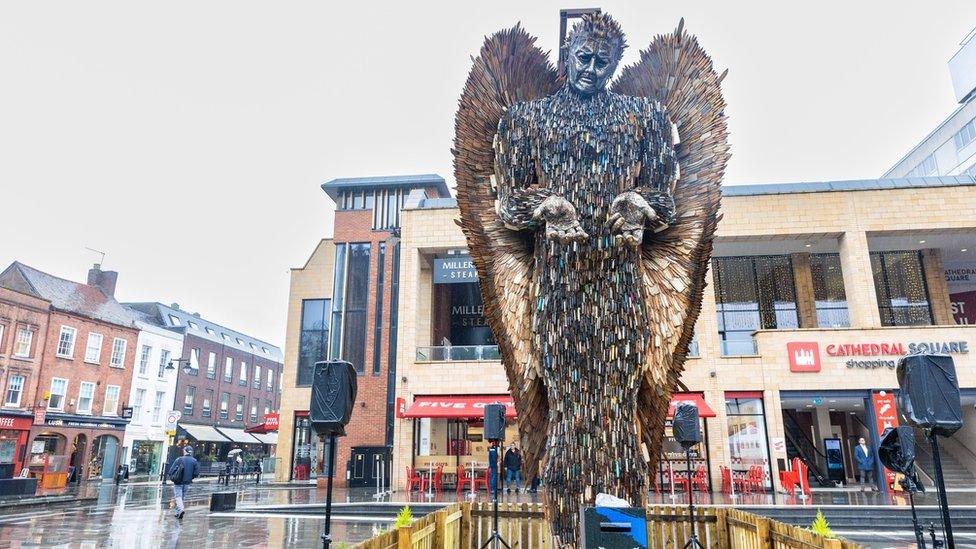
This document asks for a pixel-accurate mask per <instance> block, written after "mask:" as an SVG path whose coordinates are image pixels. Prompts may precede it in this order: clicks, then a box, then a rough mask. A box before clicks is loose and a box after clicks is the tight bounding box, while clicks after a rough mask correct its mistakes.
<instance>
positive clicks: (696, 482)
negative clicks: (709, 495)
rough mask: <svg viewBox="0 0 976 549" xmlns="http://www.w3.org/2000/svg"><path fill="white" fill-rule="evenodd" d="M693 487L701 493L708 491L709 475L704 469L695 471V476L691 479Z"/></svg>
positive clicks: (699, 468)
mask: <svg viewBox="0 0 976 549" xmlns="http://www.w3.org/2000/svg"><path fill="white" fill-rule="evenodd" d="M691 487H692V489H693V490H698V491H699V492H707V491H708V475H706V474H705V468H704V467H698V468H697V469H695V474H694V475H693V476H692V477H691Z"/></svg>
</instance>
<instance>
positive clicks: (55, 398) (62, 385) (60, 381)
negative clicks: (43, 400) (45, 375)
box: [47, 377, 68, 411]
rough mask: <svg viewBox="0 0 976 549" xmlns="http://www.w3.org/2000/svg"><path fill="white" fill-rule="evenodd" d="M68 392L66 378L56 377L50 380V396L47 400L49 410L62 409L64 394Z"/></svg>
mask: <svg viewBox="0 0 976 549" xmlns="http://www.w3.org/2000/svg"><path fill="white" fill-rule="evenodd" d="M67 393H68V380H67V379H64V378H60V377H56V378H54V379H52V380H51V397H50V398H49V399H48V401H47V407H48V409H49V410H58V411H60V410H62V409H63V408H64V395H66V394H67Z"/></svg>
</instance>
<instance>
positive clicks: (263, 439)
mask: <svg viewBox="0 0 976 549" xmlns="http://www.w3.org/2000/svg"><path fill="white" fill-rule="evenodd" d="M249 434H250V435H251V436H252V437H254V438H256V439H258V441H259V442H260V443H261V444H278V433H249Z"/></svg>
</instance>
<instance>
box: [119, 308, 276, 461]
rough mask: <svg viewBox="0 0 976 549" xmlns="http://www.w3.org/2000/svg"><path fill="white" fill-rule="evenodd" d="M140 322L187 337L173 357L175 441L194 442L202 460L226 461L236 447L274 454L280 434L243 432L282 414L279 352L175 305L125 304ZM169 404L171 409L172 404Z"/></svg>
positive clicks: (257, 453)
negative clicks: (175, 414) (174, 375)
mask: <svg viewBox="0 0 976 549" xmlns="http://www.w3.org/2000/svg"><path fill="white" fill-rule="evenodd" d="M126 307H128V308H130V309H132V310H134V311H138V312H139V313H140V320H141V321H142V322H146V323H149V324H152V325H155V326H158V327H160V328H164V329H166V330H170V331H172V332H174V333H178V334H180V335H182V337H183V346H182V349H180V352H181V354H179V355H178V356H175V355H174V356H172V357H170V361H172V363H173V367H174V368H175V369H176V370H178V374H177V378H176V390H175V393H174V394H175V398H174V399H173V401H171V402H167V403H166V406H167V409H172V410H175V411H178V412H180V413H181V414H182V417H181V418H180V420H179V424H178V428H177V433H176V439H175V444H174V445H173V446H171V447H170V448H171V450H170V458H172V455H173V452H174V451H176V449H177V448H179V447H181V446H183V445H185V444H192V445H193V446H194V447H195V449H196V454H197V455H198V456H199V457H200V458H201V459H203V460H223V459H224V458H225V457H226V455H227V452H228V451H230V450H231V449H232V448H241V449H243V450H244V451H245V452H246V453H247V454H249V455H252V456H271V455H274V454H275V447H276V444H277V434H276V433H267V434H250V433H246V432H245V431H244V430H245V429H248V428H251V427H256V426H258V425H260V424H262V423H264V421H265V416H267V415H269V414H270V415H274V414H276V413H277V412H278V407H279V405H280V400H281V376H282V374H281V371H282V364H281V350H280V349H279V348H278V347H276V346H274V345H271V344H270V343H267V342H264V341H261V340H259V339H256V338H254V337H251V336H248V335H245V334H242V333H240V332H237V331H235V330H231V329H229V328H226V327H224V326H221V325H220V324H217V323H215V322H212V321H210V320H207V319H205V318H202V317H201V315H200V314H199V313H190V312H187V311H185V310H183V309H181V308H180V307H179V305H177V304H175V303H174V304H172V305H163V304H162V303H155V302H150V303H126ZM170 407H171V408H170Z"/></svg>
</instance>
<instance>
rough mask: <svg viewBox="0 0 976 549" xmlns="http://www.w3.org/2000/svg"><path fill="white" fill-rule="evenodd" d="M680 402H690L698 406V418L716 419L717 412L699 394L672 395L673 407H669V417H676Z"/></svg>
mask: <svg viewBox="0 0 976 549" xmlns="http://www.w3.org/2000/svg"><path fill="white" fill-rule="evenodd" d="M680 402H689V403H691V404H694V405H695V406H698V417H715V410H712V408H711V407H710V406H709V405H708V404H706V403H705V399H704V398H702V396H701V394H699V393H675V394H673V395H671V406H669V407H668V417H669V418H670V417H671V416H673V415H674V407H675V406H677V405H678V403H680Z"/></svg>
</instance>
